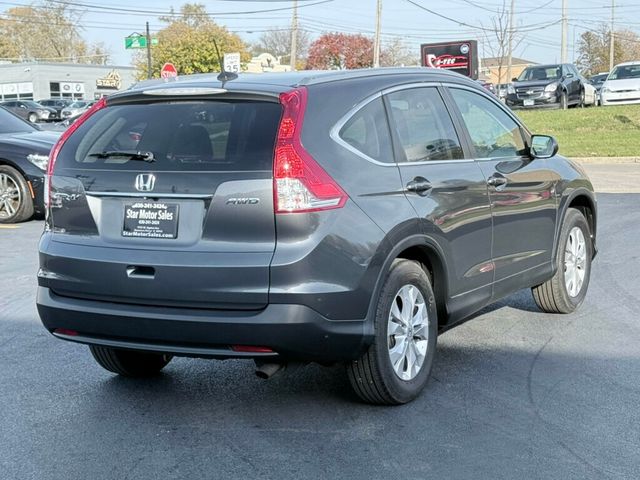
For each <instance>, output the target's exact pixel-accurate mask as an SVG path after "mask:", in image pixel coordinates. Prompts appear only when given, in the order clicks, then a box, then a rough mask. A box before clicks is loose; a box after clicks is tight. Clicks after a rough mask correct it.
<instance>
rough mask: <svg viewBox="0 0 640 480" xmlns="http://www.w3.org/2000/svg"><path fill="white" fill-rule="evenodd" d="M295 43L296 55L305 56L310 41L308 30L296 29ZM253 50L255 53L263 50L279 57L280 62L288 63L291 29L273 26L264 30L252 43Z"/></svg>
mask: <svg viewBox="0 0 640 480" xmlns="http://www.w3.org/2000/svg"><path fill="white" fill-rule="evenodd" d="M296 43H297V49H296V51H297V57H298V58H305V57H306V56H307V51H308V50H309V44H310V43H311V39H310V36H309V32H307V31H305V30H298V34H297V35H296ZM253 50H254V52H255V53H257V54H259V53H264V52H267V53H270V54H272V55H274V56H276V57H281V63H289V59H290V57H291V29H290V28H283V29H275V28H274V29H271V30H268V31H266V32H264V33H263V34H262V35H261V36H260V40H259V41H258V43H257V44H256V45H254V48H253Z"/></svg>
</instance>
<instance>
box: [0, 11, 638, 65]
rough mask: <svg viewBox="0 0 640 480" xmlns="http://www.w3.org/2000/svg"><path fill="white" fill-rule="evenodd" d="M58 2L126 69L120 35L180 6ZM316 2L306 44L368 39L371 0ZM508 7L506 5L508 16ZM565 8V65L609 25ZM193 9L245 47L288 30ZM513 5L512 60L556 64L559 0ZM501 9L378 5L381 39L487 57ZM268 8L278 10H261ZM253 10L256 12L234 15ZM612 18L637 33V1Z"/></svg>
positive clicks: (285, 18)
mask: <svg viewBox="0 0 640 480" xmlns="http://www.w3.org/2000/svg"><path fill="white" fill-rule="evenodd" d="M62 1H64V2H65V3H69V4H70V5H71V6H72V8H73V9H77V10H79V11H83V12H84V13H83V20H84V22H83V23H84V25H85V27H84V31H83V32H82V34H83V37H84V38H85V39H86V40H88V41H90V42H103V43H104V44H105V45H106V47H107V49H108V50H109V51H110V53H111V63H113V64H117V65H128V64H130V63H131V51H126V50H125V48H124V37H125V36H127V35H129V34H131V33H134V32H143V31H144V26H145V22H146V21H149V23H150V27H151V32H152V33H153V32H154V31H156V30H158V29H160V28H162V26H163V23H162V22H161V21H160V20H159V19H158V17H159V16H160V15H161V14H162V13H168V12H169V9H170V8H171V7H174V8H176V9H178V8H179V7H180V5H182V4H183V3H184V2H183V1H182V0H134V1H129V3H126V2H125V0H115V1H110V0H108V1H107V0H103V1H96V0H69V1H66V0H62ZM193 1H197V0H192V2H193ZM320 1H321V0H299V8H298V16H299V25H300V27H301V28H303V29H305V30H307V31H309V33H310V34H311V35H312V37H317V36H319V35H320V34H322V33H323V32H328V31H339V32H346V33H363V34H366V35H373V31H374V28H375V12H376V0H328V1H323V2H322V3H319V2H320ZM510 1H511V0H506V8H507V9H508V7H509V4H510ZM566 1H567V6H568V8H567V11H568V22H569V29H568V51H569V59H570V60H574V59H575V54H576V53H575V52H576V51H577V39H578V38H579V36H580V34H581V33H582V32H584V31H585V30H588V29H594V28H598V27H599V26H600V25H601V24H602V23H608V22H610V19H611V0H566ZM29 3H31V1H28V0H27V1H23V0H14V1H0V10H2V11H4V10H6V9H8V8H11V7H12V6H16V5H25V4H29ZM198 3H203V4H204V5H205V6H206V9H207V11H208V12H210V13H211V14H212V17H213V18H214V20H215V21H216V22H217V23H219V24H222V25H225V26H226V27H227V28H228V29H229V30H231V31H233V32H236V33H238V34H239V35H240V36H241V37H242V38H243V39H244V40H245V41H246V42H256V41H257V40H258V39H259V37H260V34H261V33H262V32H264V31H266V30H268V29H270V28H287V27H288V26H290V24H291V9H290V7H291V5H292V1H291V0H288V1H277V0H262V1H246V0H216V1H212V0H201V1H199V2H198ZM317 3H319V4H317ZM514 3H515V8H514V12H515V17H514V18H515V24H516V28H517V30H516V35H517V40H516V43H517V47H516V49H515V51H514V56H516V57H520V58H525V59H527V60H531V61H534V62H540V63H547V62H555V61H559V60H560V41H561V38H560V36H561V29H560V18H561V6H562V0H514ZM313 4H315V5H313ZM421 7H423V8H421ZM425 8H426V9H428V10H431V12H430V11H427V10H425ZM503 8H504V4H503V2H502V0H382V39H383V42H384V41H388V40H392V39H394V38H401V39H402V40H404V42H405V43H406V45H407V46H408V47H410V48H413V49H415V51H417V50H418V47H419V45H420V44H421V43H429V42H439V41H443V40H468V39H477V40H478V45H479V50H480V54H481V56H485V57H490V56H492V55H491V50H490V49H489V48H488V47H487V39H486V36H487V35H489V36H490V35H491V32H490V30H491V24H492V18H494V17H496V16H498V15H499V12H500V11H501V10H503ZM273 9H282V10H280V11H271V12H264V11H263V10H273ZM260 10H262V11H263V12H258V13H251V14H242V13H241V12H249V11H252V12H255V11H260ZM615 18H616V27H615V28H616V29H619V28H626V29H630V30H634V31H636V32H640V0H627V1H626V2H620V0H616V16H615ZM483 29H488V30H489V31H486V30H483Z"/></svg>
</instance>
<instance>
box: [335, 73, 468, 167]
mask: <svg viewBox="0 0 640 480" xmlns="http://www.w3.org/2000/svg"><path fill="white" fill-rule="evenodd" d="M443 85H445V84H443V83H442V82H412V83H405V84H403V85H396V86H394V87H389V88H386V89H384V90H381V91H380V92H377V93H375V94H373V95H371V96H370V97H367V98H365V99H364V100H362V101H361V102H359V103H357V104H356V105H355V106H354V107H352V108H351V109H350V110H349V111H348V112H347V113H346V114H344V115H343V116H342V117H341V118H340V120H338V122H337V123H336V124H335V125H334V126H333V127H332V128H331V131H330V132H329V136H330V137H331V139H332V140H333V141H334V142H336V143H337V144H338V145H340V146H341V147H343V148H346V149H347V150H349V151H350V152H351V153H354V154H355V155H357V156H359V157H360V158H362V159H364V160H366V161H368V162H370V163H373V164H374V165H379V166H382V167H396V166H398V167H402V166H415V165H438V164H443V163H470V162H474V161H475V160H474V159H473V158H461V159H457V160H425V161H424V162H395V161H394V162H392V163H385V162H380V161H378V160H375V159H373V158H371V157H370V156H369V155H367V154H365V153H363V152H361V151H360V150H358V149H357V148H355V147H354V146H353V145H350V144H348V143H347V142H345V141H344V140H343V139H342V138H341V137H340V130H342V127H344V125H345V124H346V123H347V122H348V121H349V120H351V117H353V116H354V115H355V114H356V113H358V112H359V111H360V110H361V109H363V108H364V107H366V106H367V105H368V104H369V103H371V102H373V101H374V100H376V99H378V98H381V97H382V96H383V95H386V94H388V93H393V92H398V91H401V90H409V89H412V88H419V87H441V86H443ZM454 85H457V84H454ZM469 90H472V91H474V90H473V89H472V88H469Z"/></svg>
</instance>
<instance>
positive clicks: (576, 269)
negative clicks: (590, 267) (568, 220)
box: [564, 227, 587, 297]
mask: <svg viewBox="0 0 640 480" xmlns="http://www.w3.org/2000/svg"><path fill="white" fill-rule="evenodd" d="M586 265H587V243H586V241H585V239H584V233H582V230H581V229H580V228H578V227H573V228H572V229H571V231H570V232H569V236H568V237H567V244H566V246H565V249H564V283H565V287H566V288H567V293H568V294H569V296H570V297H577V296H578V294H579V293H580V290H582V284H583V283H584V278H585V276H586V273H587V272H586Z"/></svg>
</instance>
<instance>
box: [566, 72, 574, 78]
mask: <svg viewBox="0 0 640 480" xmlns="http://www.w3.org/2000/svg"><path fill="white" fill-rule="evenodd" d="M565 77H566V78H573V73H567V74H566V75H565Z"/></svg>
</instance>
